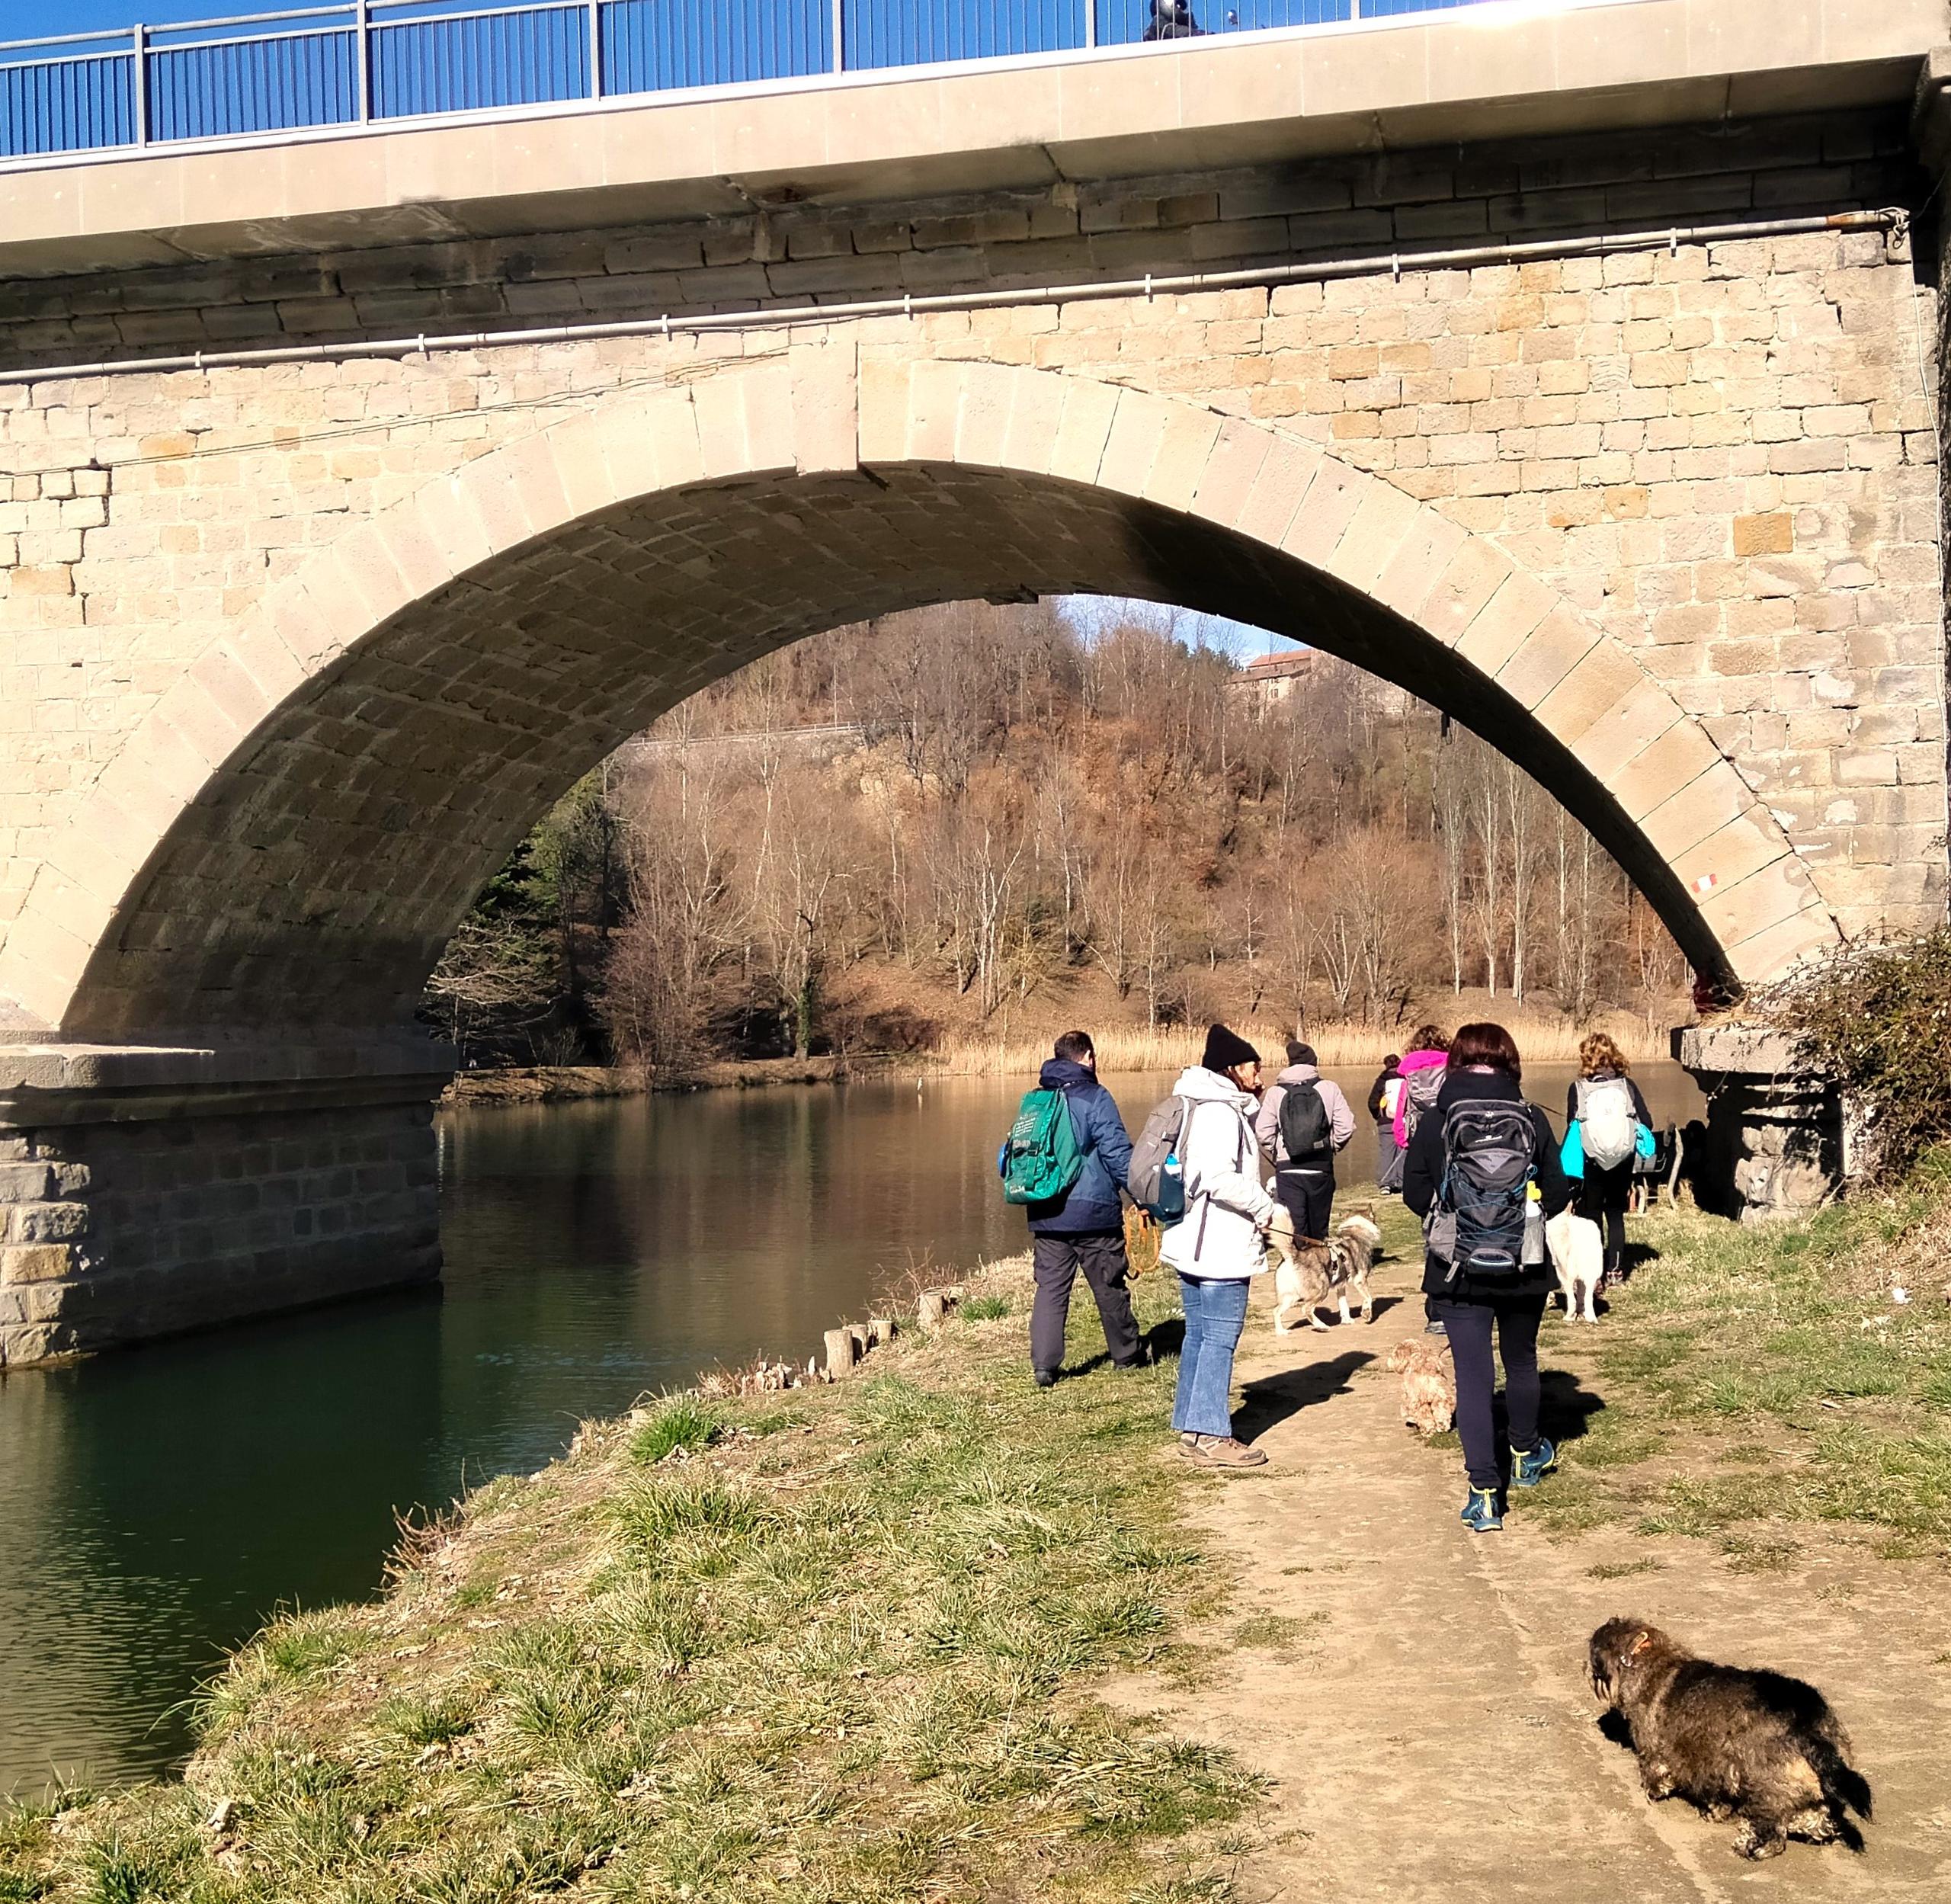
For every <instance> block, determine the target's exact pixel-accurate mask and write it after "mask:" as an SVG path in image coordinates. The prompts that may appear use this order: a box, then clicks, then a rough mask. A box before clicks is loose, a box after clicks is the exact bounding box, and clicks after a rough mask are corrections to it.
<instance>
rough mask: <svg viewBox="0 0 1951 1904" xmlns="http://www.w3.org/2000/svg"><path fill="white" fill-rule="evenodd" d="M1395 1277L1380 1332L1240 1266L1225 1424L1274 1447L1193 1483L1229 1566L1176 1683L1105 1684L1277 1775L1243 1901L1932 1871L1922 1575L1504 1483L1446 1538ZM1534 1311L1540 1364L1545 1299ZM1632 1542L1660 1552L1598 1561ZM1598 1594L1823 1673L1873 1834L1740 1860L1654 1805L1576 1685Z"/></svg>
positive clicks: (1631, 1894) (1928, 1622)
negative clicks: (1666, 1531) (1186, 1678)
mask: <svg viewBox="0 0 1951 1904" xmlns="http://www.w3.org/2000/svg"><path fill="white" fill-rule="evenodd" d="M1263 1281H1264V1282H1270V1281H1271V1278H1265V1279H1263ZM1378 1287H1380V1288H1382V1289H1384V1290H1387V1291H1389V1293H1392V1294H1394V1295H1396V1296H1398V1297H1402V1298H1403V1300H1402V1301H1401V1303H1399V1306H1395V1307H1393V1308H1392V1309H1391V1310H1390V1311H1389V1313H1386V1314H1384V1315H1382V1316H1380V1317H1379V1319H1377V1321H1376V1323H1375V1325H1373V1328H1370V1329H1363V1327H1362V1326H1361V1325H1360V1322H1357V1323H1356V1324H1355V1325H1354V1326H1353V1327H1352V1328H1349V1329H1331V1331H1330V1332H1328V1334H1326V1335H1316V1334H1314V1333H1312V1332H1301V1333H1297V1334H1295V1335H1288V1336H1284V1337H1277V1336H1276V1335H1274V1334H1273V1329H1272V1325H1271V1322H1270V1320H1269V1319H1268V1312H1269V1310H1270V1304H1271V1290H1269V1289H1265V1288H1262V1289H1260V1290H1257V1292H1256V1301H1255V1306H1254V1315H1253V1317H1252V1318H1251V1319H1250V1321H1249V1322H1248V1336H1247V1339H1246V1341H1245V1343H1244V1344H1243V1345H1242V1347H1241V1358H1240V1364H1239V1373H1240V1375H1241V1380H1243V1381H1244V1383H1245V1386H1246V1413H1245V1415H1244V1417H1243V1418H1242V1420H1241V1428H1242V1432H1244V1433H1246V1434H1251V1436H1253V1437H1254V1438H1256V1439H1257V1441H1259V1443H1260V1444H1261V1446H1262V1447H1265V1448H1266V1449H1267V1452H1268V1454H1269V1455H1270V1457H1272V1459H1271V1464H1270V1467H1269V1468H1268V1469H1267V1470H1264V1471H1262V1473H1260V1474H1258V1475H1256V1476H1242V1477H1239V1478H1232V1477H1228V1478H1226V1479H1219V1478H1218V1477H1215V1478H1214V1479H1213V1480H1211V1481H1210V1482H1205V1483H1203V1484H1202V1491H1203V1495H1204V1505H1203V1510H1202V1512H1203V1518H1204V1519H1205V1521H1206V1524H1207V1526H1208V1527H1209V1531H1210V1533H1211V1534H1212V1535H1213V1537H1214V1538H1215V1539H1216V1540H1217V1541H1218V1542H1219V1543H1221V1545H1222V1546H1223V1547H1224V1548H1225V1549H1226V1550H1228V1551H1229V1552H1230V1553H1231V1554H1232V1556H1233V1557H1234V1559H1235V1562H1236V1563H1237V1564H1238V1567H1239V1569H1240V1570H1241V1578H1242V1582H1243V1591H1242V1592H1241V1595H1240V1596H1239V1598H1238V1602H1237V1604H1235V1607H1234V1608H1232V1610H1231V1611H1230V1613H1229V1615H1228V1616H1227V1617H1225V1619H1224V1620H1222V1621H1221V1622H1219V1624H1217V1626H1216V1630H1214V1632H1213V1633H1212V1634H1211V1635H1209V1639H1210V1640H1211V1641H1212V1642H1213V1643H1214V1648H1213V1652H1212V1653H1211V1654H1210V1656H1209V1666H1207V1667H1205V1668H1202V1669H1201V1670H1202V1673H1203V1675H1204V1676H1203V1678H1202V1681H1201V1683H1200V1684H1198V1685H1197V1687H1196V1688H1194V1689H1193V1690H1190V1691H1188V1690H1187V1689H1185V1688H1184V1686H1183V1685H1182V1684H1168V1683H1167V1682H1165V1681H1156V1680H1153V1681H1135V1682H1129V1683H1126V1684H1123V1685H1122V1686H1120V1687H1119V1688H1116V1689H1114V1691H1113V1694H1112V1696H1113V1698H1114V1699H1115V1700H1116V1702H1117V1703H1119V1704H1122V1705H1125V1706H1127V1707H1133V1708H1136V1709H1139V1710H1148V1711H1155V1712H1158V1713H1160V1714H1161V1715H1163V1716H1167V1717H1168V1718H1169V1720H1170V1723H1171V1725H1172V1726H1174V1729H1177V1730H1180V1731H1181V1732H1184V1733H1190V1734H1192V1735H1193V1736H1199V1737H1201V1738H1205V1739H1213V1740H1216V1741H1220V1742H1225V1743H1228V1744H1229V1745H1232V1746H1233V1747H1234V1748H1235V1749H1237V1750H1238V1751H1239V1752H1241V1754H1242V1755H1243V1756H1244V1757H1245V1758H1247V1759H1248V1761H1250V1762H1251V1763H1253V1764H1254V1765H1257V1766H1258V1767H1259V1768H1261V1769H1262V1770H1263V1771H1265V1772H1267V1774H1269V1775H1270V1777H1272V1778H1273V1781H1275V1789H1274V1792H1273V1797H1272V1799H1271V1800H1270V1804H1269V1806H1268V1808H1267V1812H1266V1813H1265V1814H1264V1819H1263V1823H1264V1825H1265V1829H1266V1838H1265V1841H1264V1842H1263V1843H1262V1845H1261V1847H1260V1848H1258V1849H1257V1850H1255V1851H1253V1852H1251V1853H1250V1854H1248V1855H1247V1856H1246V1857H1245V1858H1244V1860H1243V1861H1242V1862H1241V1867H1240V1869H1239V1871H1238V1890H1239V1896H1241V1899H1243V1900H1245V1904H1271V1901H1272V1900H1276V1899H1280V1900H1287V1899H1293V1900H1299V1899H1327V1900H1342V1899H1351V1900H1352V1899H1376V1900H1378V1901H1380V1900H1387V1904H1418V1900H1422V1899H1430V1900H1437V1899H1442V1900H1443V1904H1473V1901H1474V1900H1477V1899H1485V1900H1493V1899H1494V1900H1496V1904H1520V1900H1528V1899H1552V1900H1554V1901H1555V1904H1558V1901H1562V1900H1581V1901H1584V1904H1613V1900H1624V1899H1633V1900H1639V1899H1658V1900H1664V1899H1674V1900H1704V1901H1706V1904H1716V1901H1718V1900H1722V1899H1745V1898H1748V1897H1755V1896H1765V1897H1770V1898H1784V1899H1796V1900H1802V1899H1819V1900H1827V1899H1859V1898H1861V1899H1879V1900H1881V1899H1893V1900H1895V1899H1902V1900H1906V1901H1908V1900H1910V1899H1917V1900H1918V1901H1919V1904H1922V1901H1923V1900H1924V1899H1944V1898H1947V1897H1951V1604H1947V1601H1951V1595H1946V1591H1945V1584H1946V1583H1945V1581H1944V1578H1943V1574H1942V1572H1940V1570H1938V1569H1936V1568H1935V1567H1932V1566H1926V1565H1924V1564H1923V1563H1889V1562H1884V1561H1881V1560H1879V1559H1876V1557H1875V1556H1873V1555H1872V1554H1870V1553H1868V1552H1867V1551H1866V1550H1858V1549H1856V1548H1853V1547H1850V1546H1849V1545H1848V1544H1847V1543H1846V1542H1844V1541H1843V1540H1822V1539H1821V1538H1820V1537H1818V1539H1817V1540H1814V1541H1812V1542H1810V1543H1807V1544H1806V1545H1805V1547H1804V1549H1803V1551H1802V1553H1801V1555H1800V1556H1799V1558H1798V1559H1797V1560H1796V1562H1795V1563H1793V1564H1792V1566H1790V1567H1789V1569H1786V1571H1783V1572H1773V1573H1768V1574H1754V1573H1741V1572H1737V1571H1735V1569H1733V1568H1732V1566H1730V1565H1729V1563H1728V1561H1727V1560H1726V1559H1724V1558H1723V1557H1722V1556H1721V1555H1720V1554H1719V1553H1718V1552H1717V1551H1716V1550H1714V1549H1713V1548H1712V1547H1709V1546H1708V1545H1706V1543H1693V1542H1690V1541H1687V1540H1679V1539H1671V1538H1666V1539H1648V1538H1644V1537H1636V1536H1635V1535H1633V1534H1631V1533H1630V1532H1629V1531H1624V1530H1612V1531H1605V1532H1602V1533H1597V1534H1591V1535H1587V1536H1582V1537H1578V1538H1576V1539H1574V1540H1563V1541H1559V1542H1556V1543H1554V1542H1552V1541H1549V1540H1546V1538H1544V1537H1543V1535H1542V1534H1539V1533H1538V1532H1536V1531H1535V1530H1534V1529H1531V1528H1527V1526H1526V1524H1525V1521H1524V1516H1523V1511H1522V1508H1521V1505H1520V1508H1519V1509H1518V1511H1517V1512H1515V1513H1514V1514H1513V1515H1511V1517H1510V1518H1507V1521H1506V1522H1505V1528H1504V1532H1503V1533H1502V1534H1498V1535H1486V1536H1478V1537H1472V1536H1469V1535H1468V1534H1466V1533H1465V1532H1464V1531H1463V1530H1462V1527H1460V1526H1459V1524H1458V1521H1457V1520H1456V1510H1457V1508H1458V1507H1459V1505H1460V1504H1461V1502H1462V1477H1461V1470H1460V1465H1459V1460H1458V1457H1457V1456H1456V1454H1455V1453H1454V1452H1453V1450H1435V1449H1430V1448H1426V1447H1421V1446H1420V1445H1418V1444H1416V1443H1415V1441H1414V1438H1412V1436H1411V1433H1410V1431H1408V1429H1407V1428H1405V1427H1404V1426H1403V1425H1402V1421H1401V1418H1400V1416H1399V1414H1398V1408H1397V1401H1398V1393H1399V1384H1398V1378H1397V1377H1394V1376H1392V1375H1389V1374H1385V1373H1384V1372H1383V1371H1382V1367H1381V1362H1382V1357H1383V1356H1384V1355H1385V1354H1386V1353H1387V1351H1388V1350H1389V1347H1390V1346H1391V1345H1392V1344H1393V1343H1395V1341H1398V1340H1399V1339H1400V1338H1402V1337H1403V1336H1404V1335H1408V1334H1411V1333H1412V1332H1414V1331H1416V1330H1419V1329H1421V1323H1422V1316H1421V1305H1420V1300H1419V1299H1417V1298H1415V1297H1412V1296H1411V1295H1410V1294H1409V1291H1410V1289H1411V1277H1410V1275H1409V1274H1408V1271H1407V1270H1406V1268H1401V1267H1399V1266H1395V1265H1391V1266H1389V1268H1384V1269H1382V1271H1379V1275H1378ZM1545 1327H1546V1333H1545V1338H1544V1351H1545V1354H1544V1360H1545V1365H1546V1368H1547V1369H1548V1370H1549V1368H1550V1367H1551V1365H1552V1359H1553V1357H1552V1348H1553V1347H1554V1345H1556V1344H1557V1343H1559V1342H1560V1341H1563V1340H1564V1339H1565V1336H1564V1331H1565V1324H1564V1323H1563V1322H1561V1321H1558V1320H1556V1319H1551V1318H1548V1319H1547V1320H1546V1325H1545ZM1549 1425H1551V1424H1549V1422H1548V1426H1549ZM1547 1485H1548V1486H1549V1482H1548V1483H1547ZM1521 1499H1522V1497H1521V1496H1520V1502H1521ZM1635 1563H1651V1564H1650V1566H1647V1567H1645V1570H1642V1571H1636V1572H1632V1573H1631V1574H1630V1575H1626V1576H1624V1577H1617V1576H1618V1574H1619V1569H1623V1568H1625V1567H1629V1566H1634V1565H1635ZM1595 1570H1610V1574H1611V1575H1612V1576H1613V1577H1609V1576H1608V1574H1607V1572H1603V1571H1595ZM1615 1613H1626V1614H1638V1615H1640V1616H1642V1617H1645V1618H1648V1619H1651V1620H1655V1621H1657V1622H1658V1623H1659V1624H1661V1625H1663V1626H1665V1627H1669V1628H1670V1629H1671V1630H1673V1631H1674V1632H1675V1633H1677V1635H1678V1636H1680V1637H1682V1638H1683V1639H1684V1640H1687V1642H1688V1643H1690V1644H1691V1645H1693V1646H1695V1647H1696V1649H1698V1650H1700V1651H1702V1652H1707V1653H1711V1654H1716V1655H1718V1656H1721V1657H1723V1658H1727V1659H1735V1660H1738V1661H1740V1662H1743V1663H1754V1664H1767V1665H1771V1666H1774V1667H1776V1668H1780V1669H1781V1670H1783V1671H1786V1672H1791V1673H1793V1674H1796V1675H1799V1676H1801V1677H1803V1678H1808V1679H1809V1680H1811V1681H1814V1682H1815V1684H1818V1685H1819V1686H1821V1688H1823V1689H1824V1691H1825V1692H1827V1693H1828V1695H1829V1697H1830V1698H1831V1700H1832V1701H1833V1703H1834V1704H1835V1706H1836V1707H1837V1710H1839V1711H1840V1713H1841V1714H1842V1716H1843V1717H1844V1720H1845V1722H1846V1723H1847V1724H1848V1726H1850V1729H1851V1731H1852V1733H1853V1736H1854V1739H1855V1742H1856V1748H1857V1755H1858V1758H1859V1761H1860V1763H1861V1765H1863V1768H1864V1770H1865V1771H1866V1772H1867V1774H1869V1777H1870V1779H1871V1781H1872V1782H1873V1785H1874V1787H1875V1788H1876V1800H1877V1816H1878V1821H1879V1822H1877V1823H1876V1825H1873V1826H1872V1828H1871V1830H1870V1833H1869V1851H1868V1853H1867V1854H1866V1855H1865V1856H1863V1857H1861V1858H1853V1857H1851V1856H1850V1854H1848V1853H1847V1852H1845V1851H1842V1850H1840V1848H1831V1849H1826V1850H1818V1849H1816V1848H1812V1847H1809V1846H1806V1845H1794V1846H1792V1847H1791V1848H1790V1849H1789V1851H1788V1852H1787V1853H1786V1854H1785V1855H1783V1857H1781V1858H1777V1859H1775V1860H1773V1861H1770V1862H1768V1863H1766V1864H1760V1865H1754V1864H1747V1863H1744V1861H1741V1860H1740V1859H1738V1858H1735V1856H1734V1855H1733V1854H1732V1851H1731V1850H1730V1849H1729V1845H1730V1843H1731V1841H1732V1827H1731V1826H1729V1825H1710V1824H1709V1823H1708V1822H1706V1820H1705V1819H1702V1818H1701V1817H1700V1816H1699V1814H1697V1813H1695V1812H1693V1810H1692V1809H1690V1808H1687V1807H1686V1806H1682V1805H1681V1804H1680V1803H1677V1802H1670V1803H1667V1804H1665V1805H1662V1806H1651V1805H1649V1804H1648V1803H1646V1801H1645V1799H1644V1798H1643V1797H1642V1795H1641V1793H1640V1790H1639V1782H1638V1778H1637V1775H1636V1773H1635V1768H1634V1765H1633V1761H1632V1757H1631V1755H1630V1754H1629V1753H1628V1752H1626V1751H1624V1750H1623V1749H1620V1748H1619V1747H1618V1746H1616V1745H1612V1744H1610V1742H1607V1740H1606V1739H1604V1738H1603V1736H1601V1735H1600V1733H1599V1731H1598V1730H1597V1726H1596V1725H1595V1724H1594V1717H1595V1712H1594V1705H1593V1702H1592V1700H1591V1695H1590V1694H1589V1693H1588V1692H1587V1690H1586V1688H1585V1685H1584V1676H1583V1668H1584V1641H1585V1637H1586V1636H1587V1634H1589V1633H1591V1630H1592V1629H1593V1627H1594V1626H1596V1625H1597V1624H1598V1623H1599V1622H1600V1620H1603V1619H1604V1618H1606V1617H1607V1616H1609V1615H1610V1614H1615ZM1267 1615H1271V1616H1275V1617H1284V1618H1285V1619H1286V1620H1292V1621H1295V1622H1298V1623H1299V1625H1298V1626H1297V1627H1295V1628H1293V1629H1291V1630H1289V1631H1287V1632H1286V1633H1283V1635H1282V1636H1280V1637H1279V1638H1277V1639H1275V1640H1270V1641H1269V1642H1267V1643H1257V1641H1258V1636H1257V1635H1255V1633H1254V1629H1253V1627H1252V1626H1251V1625H1250V1624H1249V1625H1247V1626H1246V1631H1245V1636H1246V1638H1247V1639H1248V1640H1249V1641H1251V1642H1254V1643H1249V1644H1245V1645H1236V1646H1233V1647H1232V1648H1231V1649H1229V1648H1228V1646H1227V1643H1228V1642H1229V1640H1231V1639H1232V1636H1233V1635H1234V1634H1235V1633H1237V1632H1238V1631H1239V1630H1240V1629H1241V1626H1242V1624H1243V1623H1246V1622H1248V1621H1251V1620H1253V1619H1254V1618H1255V1617H1259V1616H1267ZM1261 1624H1262V1626H1263V1627H1265V1625H1266V1621H1265V1620H1264V1618H1263V1619H1262V1620H1261Z"/></svg>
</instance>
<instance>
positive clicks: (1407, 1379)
mask: <svg viewBox="0 0 1951 1904" xmlns="http://www.w3.org/2000/svg"><path fill="white" fill-rule="evenodd" d="M1382 1367H1384V1368H1386V1369H1387V1370H1389V1373H1390V1374H1392V1375H1400V1376H1401V1377H1402V1418H1403V1420H1404V1421H1405V1422H1408V1425H1410V1427H1411V1428H1414V1430H1415V1431H1416V1432H1417V1433H1418V1434H1446V1433H1447V1432H1448V1431H1449V1429H1450V1426H1451V1425H1452V1424H1453V1422H1455V1421H1456V1367H1455V1365H1454V1364H1453V1363H1452V1362H1451V1361H1450V1345H1449V1344H1448V1343H1447V1342H1442V1341H1437V1340H1436V1339H1435V1338H1434V1337H1431V1336H1427V1335H1412V1336H1411V1337H1410V1338H1408V1341H1402V1342H1398V1343H1397V1344H1396V1345H1395V1347H1394V1348H1392V1349H1391V1350H1390V1351H1389V1359H1388V1360H1387V1361H1386V1362H1384V1363H1383V1364H1382Z"/></svg>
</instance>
